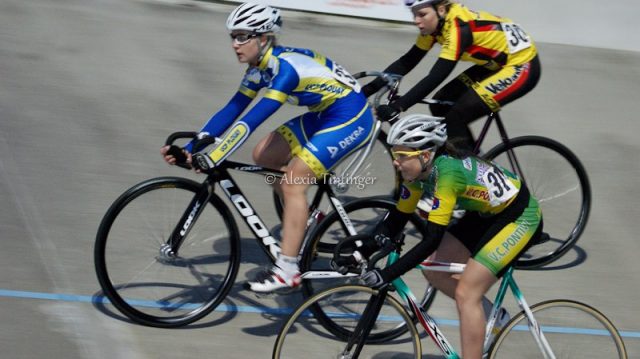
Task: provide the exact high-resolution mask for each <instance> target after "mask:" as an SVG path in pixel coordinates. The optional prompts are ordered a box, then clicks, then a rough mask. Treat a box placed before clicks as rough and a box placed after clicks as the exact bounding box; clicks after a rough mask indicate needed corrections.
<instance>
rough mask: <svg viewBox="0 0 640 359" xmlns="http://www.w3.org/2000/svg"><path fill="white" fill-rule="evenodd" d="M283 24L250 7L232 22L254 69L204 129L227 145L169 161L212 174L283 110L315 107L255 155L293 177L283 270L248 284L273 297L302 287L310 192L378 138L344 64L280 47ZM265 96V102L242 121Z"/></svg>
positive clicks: (238, 46) (241, 57)
mask: <svg viewBox="0 0 640 359" xmlns="http://www.w3.org/2000/svg"><path fill="white" fill-rule="evenodd" d="M281 24H282V20H281V17H280V11H279V10H278V9H275V8H273V7H271V6H267V5H262V4H256V3H244V4H242V5H240V6H238V7H237V8H236V9H235V10H233V11H232V12H231V14H230V15H229V18H228V19H227V29H228V30H229V31H230V35H231V39H232V47H233V50H234V52H235V53H236V56H237V57H238V61H239V62H241V63H247V64H248V65H249V68H248V69H247V71H246V73H245V75H244V78H243V80H242V83H241V85H240V88H239V90H238V91H237V92H236V94H235V95H234V96H233V97H232V98H231V100H230V101H229V103H228V104H227V105H226V106H224V107H223V108H222V109H221V110H220V111H218V112H217V113H216V114H215V115H214V116H213V117H212V118H211V119H210V120H209V121H208V122H207V123H206V124H205V125H204V127H203V129H202V130H201V134H202V135H207V136H215V137H218V136H220V137H221V138H222V140H221V142H220V144H219V145H218V146H216V147H215V148H214V149H213V151H211V152H210V153H208V154H203V153H195V154H194V155H193V156H191V153H192V152H196V151H198V150H200V149H198V148H193V145H194V143H193V142H192V143H189V144H188V145H187V146H186V147H185V148H184V149H180V148H178V147H175V146H174V147H169V146H166V147H163V148H162V150H161V153H162V155H163V156H164V158H165V160H166V161H167V162H169V163H175V162H176V161H177V160H183V161H186V162H188V163H192V164H193V166H194V167H195V168H196V169H200V170H208V169H211V168H214V167H215V166H216V165H217V164H219V163H221V162H222V161H224V159H225V158H227V157H228V156H229V155H231V154H232V153H233V152H234V151H236V150H238V148H240V146H241V145H242V144H243V143H244V142H245V141H246V139H247V138H248V137H249V135H250V134H251V133H252V132H253V131H255V129H256V128H257V127H258V126H259V125H260V124H261V123H263V122H264V121H265V120H266V119H267V118H269V116H271V115H272V114H273V113H274V112H276V111H277V110H278V109H279V108H280V107H281V106H282V104H283V103H285V102H289V103H291V104H294V105H298V106H307V107H308V108H309V111H310V112H307V113H305V114H303V115H302V116H298V117H296V118H294V119H292V120H290V121H288V122H286V123H285V124H283V125H281V126H280V127H278V128H277V129H276V130H275V131H273V132H271V133H270V134H269V135H267V136H266V137H265V138H263V139H262V140H261V141H260V142H259V143H258V145H257V146H256V148H255V149H254V151H253V157H254V160H255V161H256V163H257V164H258V165H260V166H262V167H266V168H274V169H280V170H282V171H284V172H285V176H284V178H283V181H282V182H281V183H275V184H274V186H275V187H276V188H275V189H276V191H278V193H279V194H280V195H281V197H282V198H283V199H284V213H283V223H282V228H283V229H282V232H283V236H282V237H283V238H282V244H281V248H282V251H281V253H279V254H278V257H277V259H276V263H275V265H274V266H273V267H272V268H270V269H269V270H265V271H264V272H262V273H260V274H259V275H258V276H257V278H256V279H255V280H251V281H249V282H248V287H249V289H250V290H253V291H256V292H272V291H275V290H278V289H283V288H291V287H296V286H298V285H299V284H300V272H299V268H298V260H297V256H298V252H299V250H300V247H301V245H302V239H303V235H304V231H305V228H306V223H307V217H308V207H307V196H306V194H305V192H306V189H307V188H308V187H309V185H310V184H311V182H312V180H313V179H316V178H318V177H321V176H323V174H324V173H326V172H327V171H328V170H330V169H331V168H332V167H333V166H334V165H336V164H337V163H338V162H339V161H340V160H341V159H342V158H344V157H345V156H346V155H348V154H349V153H351V152H353V151H355V150H357V149H358V148H360V147H361V146H363V145H365V144H366V143H367V141H368V140H369V139H370V138H371V130H372V127H373V116H372V114H371V109H370V108H369V106H368V104H367V99H366V97H365V96H364V95H363V94H362V93H361V91H360V86H359V85H358V83H357V81H356V80H355V79H354V78H353V77H352V76H351V75H349V73H348V72H347V71H346V70H345V69H344V68H342V67H341V66H340V65H338V64H337V63H336V62H333V61H332V60H330V59H328V58H326V57H324V56H322V55H320V54H318V53H316V52H314V51H311V50H307V49H299V48H290V47H282V46H277V44H276V38H275V35H274V34H275V33H276V32H278V31H279V29H280V26H281ZM261 89H265V90H266V91H265V92H264V96H263V97H262V98H260V100H259V101H257V103H256V104H255V105H254V106H253V107H252V108H251V109H250V110H248V111H247V112H246V113H245V114H244V115H243V116H242V117H240V118H238V117H239V116H240V115H241V114H242V113H243V112H244V111H245V109H247V107H248V106H249V104H250V103H251V102H252V101H253V100H254V98H256V97H257V94H258V91H260V90H261Z"/></svg>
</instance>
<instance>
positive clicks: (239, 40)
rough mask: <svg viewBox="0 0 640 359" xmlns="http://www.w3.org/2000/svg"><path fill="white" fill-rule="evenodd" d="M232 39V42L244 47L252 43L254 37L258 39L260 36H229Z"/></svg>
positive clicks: (244, 34) (242, 34) (246, 34)
mask: <svg viewBox="0 0 640 359" xmlns="http://www.w3.org/2000/svg"><path fill="white" fill-rule="evenodd" d="M229 36H230V37H231V41H233V42H235V43H236V44H238V45H244V44H246V43H248V42H249V41H251V39H253V38H254V37H258V34H253V33H239V34H229Z"/></svg>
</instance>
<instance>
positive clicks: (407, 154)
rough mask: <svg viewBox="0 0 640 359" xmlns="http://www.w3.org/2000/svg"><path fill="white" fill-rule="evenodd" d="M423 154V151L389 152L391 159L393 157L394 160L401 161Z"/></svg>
mask: <svg viewBox="0 0 640 359" xmlns="http://www.w3.org/2000/svg"><path fill="white" fill-rule="evenodd" d="M423 152H424V150H417V151H391V157H393V159H394V160H403V159H405V158H409V157H414V156H419V155H420V154H422V153H423Z"/></svg>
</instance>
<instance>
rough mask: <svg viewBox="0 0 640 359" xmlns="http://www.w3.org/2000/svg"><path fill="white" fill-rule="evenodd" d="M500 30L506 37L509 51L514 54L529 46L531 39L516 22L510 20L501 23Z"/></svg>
mask: <svg viewBox="0 0 640 359" xmlns="http://www.w3.org/2000/svg"><path fill="white" fill-rule="evenodd" d="M502 31H503V32H504V34H505V36H506V37H507V45H508V46H509V53H512V54H515V53H516V52H518V51H522V50H524V49H527V48H529V47H531V39H529V35H527V33H526V32H525V31H524V30H522V28H521V27H520V26H518V25H517V24H514V23H512V22H510V23H503V24H502Z"/></svg>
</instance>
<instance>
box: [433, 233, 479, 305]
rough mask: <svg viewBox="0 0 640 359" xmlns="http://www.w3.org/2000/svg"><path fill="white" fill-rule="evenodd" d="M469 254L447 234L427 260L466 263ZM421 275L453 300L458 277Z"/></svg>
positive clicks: (456, 240)
mask: <svg viewBox="0 0 640 359" xmlns="http://www.w3.org/2000/svg"><path fill="white" fill-rule="evenodd" d="M470 255H471V253H470V252H469V250H468V249H467V247H465V246H464V244H462V242H460V241H459V240H458V239H457V238H456V237H454V236H453V235H452V234H451V233H449V232H447V233H446V234H445V235H444V238H442V241H441V242H440V245H439V246H438V249H437V250H436V251H435V252H434V253H433V254H432V255H431V257H429V259H432V260H435V261H441V262H450V263H467V261H468V260H469V256H470ZM422 274H423V275H424V276H425V278H427V281H429V283H431V284H432V285H433V286H434V287H436V288H437V289H438V290H439V291H441V292H442V293H444V294H445V295H446V296H447V297H449V298H453V297H454V294H455V290H456V285H457V284H458V279H457V277H458V275H455V274H452V273H447V272H440V271H429V270H425V271H423V272H422Z"/></svg>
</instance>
